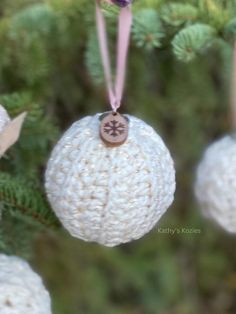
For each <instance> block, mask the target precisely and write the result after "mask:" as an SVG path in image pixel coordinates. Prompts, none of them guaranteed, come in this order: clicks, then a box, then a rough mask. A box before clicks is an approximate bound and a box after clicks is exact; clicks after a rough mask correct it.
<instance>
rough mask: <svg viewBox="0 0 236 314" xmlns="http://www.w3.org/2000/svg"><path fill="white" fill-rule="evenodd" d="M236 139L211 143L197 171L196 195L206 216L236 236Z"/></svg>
mask: <svg viewBox="0 0 236 314" xmlns="http://www.w3.org/2000/svg"><path fill="white" fill-rule="evenodd" d="M235 192H236V137H235V136H234V135H227V136H225V137H223V138H221V139H220V140H218V141H216V142H215V143H213V144H211V145H210V146H209V147H208V148H207V149H206V151H205V153H204V156H203V159H202V161H201V162H200V164H199V166H198V169H197V178H196V184H195V194H196V197H197V200H198V202H199V204H200V206H201V209H202V212H203V214H204V215H205V216H206V217H208V218H210V219H212V220H214V221H216V222H217V223H218V224H219V225H220V226H221V227H222V228H224V229H225V230H226V231H228V232H233V233H236V193H235Z"/></svg>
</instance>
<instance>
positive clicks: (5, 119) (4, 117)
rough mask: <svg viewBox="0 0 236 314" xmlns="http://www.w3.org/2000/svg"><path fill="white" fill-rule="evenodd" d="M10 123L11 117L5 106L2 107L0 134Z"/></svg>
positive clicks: (0, 110)
mask: <svg viewBox="0 0 236 314" xmlns="http://www.w3.org/2000/svg"><path fill="white" fill-rule="evenodd" d="M9 122H10V117H9V115H8V113H7V111H6V110H5V108H4V107H3V106H1V105H0V133H1V132H2V131H3V130H4V129H5V127H6V126H7V124H8V123H9Z"/></svg>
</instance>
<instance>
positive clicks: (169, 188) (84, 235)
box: [45, 114, 175, 246]
mask: <svg viewBox="0 0 236 314" xmlns="http://www.w3.org/2000/svg"><path fill="white" fill-rule="evenodd" d="M99 116H100V114H96V115H95V116H88V117H85V118H83V119H81V120H79V121H77V122H75V123H74V124H73V125H72V126H71V127H70V128H69V129H68V130H67V132H66V133H65V134H64V135H63V137H62V138H61V139H60V141H59V142H58V144H57V145H56V146H55V148H54V150H53V152H52V155H51V158H50V160H49V162H48V166H47V170H46V184H45V187H46V191H47V196H48V199H49V201H50V203H51V206H52V208H53V210H54V211H55V213H56V215H57V217H58V218H59V219H60V221H61V222H62V224H63V225H64V227H65V228H66V229H67V230H68V231H69V232H70V234H71V235H72V236H74V237H77V238H80V239H83V240H85V241H93V242H98V243H100V244H103V245H105V246H115V245H118V244H121V243H126V242H129V241H132V240H135V239H138V238H140V237H142V236H143V235H144V234H146V233H147V232H149V231H150V230H151V229H152V228H153V227H154V226H155V225H156V223H157V222H158V221H159V219H160V218H161V216H162V215H163V214H164V213H165V211H166V210H167V208H168V207H169V206H170V205H171V203H172V202H173V197H174V191H175V170H174V165H173V160H172V158H171V156H170V153H169V151H168V149H167V148H166V146H165V144H164V143H163V141H162V139H161V137H160V136H159V135H158V134H157V133H156V132H155V131H154V130H153V128H152V127H150V126H148V125H147V124H146V123H145V122H143V121H142V120H140V119H137V118H135V117H133V116H129V115H127V117H128V119H129V135H128V139H127V141H126V142H125V143H124V144H122V145H121V146H118V147H107V146H106V144H104V143H103V142H102V140H101V139H100V136H99V125H100V121H99Z"/></svg>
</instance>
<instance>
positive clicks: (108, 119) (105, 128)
mask: <svg viewBox="0 0 236 314" xmlns="http://www.w3.org/2000/svg"><path fill="white" fill-rule="evenodd" d="M128 130H129V122H128V119H127V118H126V117H124V116H122V115H121V114H119V113H118V112H111V113H108V114H104V115H102V116H101V124H100V136H101V139H102V140H103V142H104V143H106V144H107V145H109V146H119V145H122V144H123V143H124V142H125V141H126V139H127V137H128Z"/></svg>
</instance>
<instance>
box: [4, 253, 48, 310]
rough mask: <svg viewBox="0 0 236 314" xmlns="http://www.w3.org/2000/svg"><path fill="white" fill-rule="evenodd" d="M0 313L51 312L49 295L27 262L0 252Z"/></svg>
mask: <svg viewBox="0 0 236 314" xmlns="http://www.w3.org/2000/svg"><path fill="white" fill-rule="evenodd" d="M0 313H1V314H51V304H50V297H49V294H48V292H47V290H46V289H45V288H44V286H43V283H42V280H41V278H40V277H39V276H38V275H37V274H36V273H35V272H33V270H32V269H31V268H30V266H29V265H28V263H26V262H25V261H24V260H22V259H20V258H18V257H15V256H6V255H4V254H0Z"/></svg>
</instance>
